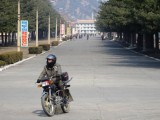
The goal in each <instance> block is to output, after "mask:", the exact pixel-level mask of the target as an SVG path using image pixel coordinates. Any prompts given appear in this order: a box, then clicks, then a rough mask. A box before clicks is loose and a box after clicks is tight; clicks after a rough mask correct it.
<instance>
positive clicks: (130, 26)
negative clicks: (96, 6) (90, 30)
mask: <svg viewBox="0 0 160 120" xmlns="http://www.w3.org/2000/svg"><path fill="white" fill-rule="evenodd" d="M96 26H97V29H98V30H99V31H101V32H117V33H118V38H119V39H120V40H122V38H123V40H124V41H125V42H126V43H127V44H129V45H131V46H133V45H136V47H137V48H138V49H139V50H144V51H146V50H156V51H159V35H158V32H159V31H160V1H159V0H109V1H107V2H104V3H101V6H100V11H99V13H98V16H97V22H96Z"/></svg>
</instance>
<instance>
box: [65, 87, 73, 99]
mask: <svg viewBox="0 0 160 120" xmlns="http://www.w3.org/2000/svg"><path fill="white" fill-rule="evenodd" d="M65 93H66V95H67V96H68V97H69V102H71V101H73V97H72V95H71V93H70V91H69V89H65Z"/></svg>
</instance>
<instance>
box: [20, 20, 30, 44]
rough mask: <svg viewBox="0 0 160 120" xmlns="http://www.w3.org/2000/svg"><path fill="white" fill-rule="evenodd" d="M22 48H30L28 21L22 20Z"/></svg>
mask: <svg viewBox="0 0 160 120" xmlns="http://www.w3.org/2000/svg"><path fill="white" fill-rule="evenodd" d="M21 47H28V21H27V20H21Z"/></svg>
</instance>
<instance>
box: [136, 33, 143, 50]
mask: <svg viewBox="0 0 160 120" xmlns="http://www.w3.org/2000/svg"><path fill="white" fill-rule="evenodd" d="M142 47H143V35H142V34H141V33H138V38H137V49H139V50H142Z"/></svg>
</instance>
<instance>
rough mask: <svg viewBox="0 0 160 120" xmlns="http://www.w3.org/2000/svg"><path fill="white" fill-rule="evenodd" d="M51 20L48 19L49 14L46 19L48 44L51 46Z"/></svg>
mask: <svg viewBox="0 0 160 120" xmlns="http://www.w3.org/2000/svg"><path fill="white" fill-rule="evenodd" d="M50 22H51V18H50V14H49V18H48V44H51V23H50Z"/></svg>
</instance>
